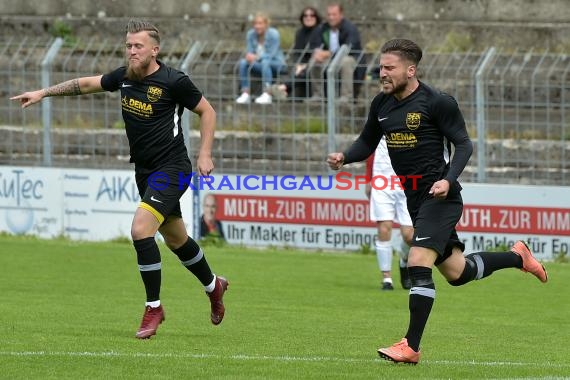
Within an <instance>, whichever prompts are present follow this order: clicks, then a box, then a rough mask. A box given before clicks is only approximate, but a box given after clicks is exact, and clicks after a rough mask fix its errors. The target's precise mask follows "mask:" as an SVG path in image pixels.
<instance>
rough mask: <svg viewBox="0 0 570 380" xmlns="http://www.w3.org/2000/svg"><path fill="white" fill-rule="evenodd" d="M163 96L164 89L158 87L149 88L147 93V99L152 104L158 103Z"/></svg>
mask: <svg viewBox="0 0 570 380" xmlns="http://www.w3.org/2000/svg"><path fill="white" fill-rule="evenodd" d="M161 96H162V88H160V87H156V86H149V87H148V90H147V91H146V97H147V98H148V100H150V101H151V102H156V101H157V100H158V99H160V97H161Z"/></svg>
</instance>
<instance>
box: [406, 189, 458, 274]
mask: <svg viewBox="0 0 570 380" xmlns="http://www.w3.org/2000/svg"><path fill="white" fill-rule="evenodd" d="M462 213H463V199H462V198H461V193H459V192H457V193H454V194H450V195H448V197H447V198H446V199H435V198H429V199H427V200H425V201H423V203H422V204H421V206H420V207H419V210H418V213H417V215H416V217H415V218H414V238H413V241H412V247H424V248H431V249H433V250H434V251H436V252H437V254H438V258H437V259H436V261H435V265H439V264H441V263H442V262H443V261H444V260H445V259H447V258H448V257H449V256H450V255H451V253H452V249H453V247H458V248H460V249H461V251H464V250H465V244H463V242H462V241H461V240H459V237H458V236H457V231H456V230H455V226H456V225H457V223H458V222H459V219H460V218H461V214H462Z"/></svg>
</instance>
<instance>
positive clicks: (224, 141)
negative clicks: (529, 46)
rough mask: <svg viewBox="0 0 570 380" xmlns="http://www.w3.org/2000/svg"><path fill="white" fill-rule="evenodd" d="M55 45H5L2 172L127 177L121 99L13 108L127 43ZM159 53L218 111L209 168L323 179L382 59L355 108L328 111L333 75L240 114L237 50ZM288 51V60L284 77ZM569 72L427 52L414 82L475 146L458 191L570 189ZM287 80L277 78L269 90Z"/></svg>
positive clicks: (210, 47) (515, 55) (491, 54)
mask: <svg viewBox="0 0 570 380" xmlns="http://www.w3.org/2000/svg"><path fill="white" fill-rule="evenodd" d="M62 42H63V41H60V40H55V39H45V38H40V37H36V38H30V37H24V38H21V39H20V38H17V37H12V38H4V39H0V53H1V54H0V93H1V94H2V95H3V98H4V99H5V100H4V101H3V102H1V103H0V131H1V132H0V133H1V136H2V137H1V138H0V164H13V165H19V164H21V165H53V166H66V167H93V168H127V167H129V164H128V157H129V153H128V143H127V141H126V137H125V134H124V130H123V122H122V118H121V111H120V99H119V94H118V93H102V94H93V95H86V96H79V97H57V98H50V99H49V100H48V101H46V100H47V99H45V100H44V101H43V102H42V104H41V106H38V105H36V106H33V107H30V108H27V109H26V110H21V109H20V106H19V104H17V103H15V102H11V101H9V100H8V98H9V97H10V96H12V95H14V94H17V93H20V92H21V91H24V90H30V89H36V88H40V87H45V86H46V85H47V84H50V83H51V84H54V83H57V82H61V81H64V80H68V79H72V78H75V77H78V76H85V75H94V74H96V73H105V72H108V71H110V70H112V69H114V68H115V67H118V66H120V65H122V64H123V63H124V62H125V60H124V48H123V47H124V41H122V40H116V41H109V40H105V41H101V40H99V39H96V38H92V39H87V40H78V41H75V42H74V43H72V44H71V43H62ZM50 49H51V50H50ZM161 49H162V50H161V56H160V59H161V60H162V61H163V62H165V63H166V64H168V65H171V66H174V67H178V68H181V69H183V71H186V72H187V73H189V75H190V77H191V78H192V80H193V81H194V82H195V83H196V85H197V86H198V87H199V88H200V89H201V90H202V91H203V93H204V95H205V96H206V97H207V98H208V100H209V101H210V102H211V103H212V105H213V106H214V108H215V109H216V111H217V115H218V124H217V141H216V145H215V148H214V158H215V163H216V167H217V169H216V170H217V171H218V172H223V173H268V172H271V173H273V174H321V173H323V172H324V171H326V170H327V168H326V165H325V163H324V160H325V157H326V154H327V152H328V151H330V150H332V149H339V150H340V149H344V148H345V147H346V146H347V145H348V144H349V143H350V142H351V141H352V140H353V139H354V138H355V137H356V135H357V134H358V133H359V131H360V130H361V128H362V126H363V124H364V122H365V119H366V116H367V112H368V106H369V103H370V100H371V99H372V97H373V96H374V95H375V94H376V93H377V92H378V90H379V88H378V83H377V82H378V81H377V79H376V74H377V70H376V69H377V64H378V57H379V56H378V53H377V52H362V53H361V56H360V58H361V59H360V63H359V65H360V68H361V69H362V72H364V73H365V75H364V76H363V78H362V79H359V80H357V81H356V83H355V84H356V85H357V88H358V89H359V91H358V95H357V97H356V98H355V99H354V101H353V102H349V103H348V104H337V103H336V102H335V101H334V100H335V98H336V97H335V93H332V92H334V91H336V89H337V82H335V81H336V75H328V76H327V80H328V81H332V82H331V83H328V84H326V88H327V89H329V93H328V96H329V99H328V100H327V99H325V100H324V101H322V102H316V103H314V102H306V101H304V99H302V98H293V99H292V98H287V99H282V98H280V97H274V99H273V103H272V104H270V105H258V104H255V103H252V104H247V105H238V104H236V103H235V99H236V98H237V96H238V95H239V88H238V87H239V85H238V77H237V67H238V62H239V59H240V58H241V57H242V56H243V49H244V46H243V44H242V43H237V42H229V41H216V42H203V41H188V40H182V39H178V40H177V39H171V40H168V41H165V42H164V43H163V45H162V48H161ZM293 53H294V52H293V51H292V50H289V51H287V52H286V56H287V58H288V63H289V65H290V69H291V67H292V66H293V65H294V62H292V59H291V57H292V56H293V55H292V54H293ZM569 71H570V57H569V56H568V55H567V54H558V53H557V54H555V53H549V52H533V51H527V52H519V51H516V50H515V51H513V52H505V51H497V50H496V49H494V48H489V49H487V50H486V51H482V52H481V51H467V52H441V51H432V50H430V49H429V48H428V49H426V51H425V52H424V58H423V60H422V62H421V64H420V78H421V79H422V80H425V82H426V83H428V84H430V85H433V86H435V87H437V88H439V89H441V90H444V91H446V92H448V93H449V94H451V95H453V96H454V97H455V98H456V99H457V100H458V103H459V105H460V107H461V109H462V111H463V113H464V116H465V119H466V122H467V125H468V128H469V132H470V134H471V137H472V139H473V142H474V144H475V147H476V149H475V152H474V155H473V157H472V159H471V161H470V164H469V166H468V167H467V168H466V171H465V172H464V174H463V176H462V178H463V180H464V181H480V182H494V183H528V184H555V185H569V184H570V175H569V170H570V164H567V163H566V157H567V155H568V154H569V152H568V151H569V149H570V144H569V143H568V141H567V139H568V137H570V129H569V125H568V121H569V120H570V108H569V107H568V105H567V101H568V98H569V96H570V93H569V80H570V78H569ZM289 78H290V74H283V75H281V76H280V77H278V78H276V81H277V82H281V81H285V80H287V79H289ZM254 79H255V78H254ZM321 85H323V86H324V85H325V83H321ZM252 90H253V91H254V92H255V91H259V85H258V84H256V83H255V82H254V83H253V85H252ZM187 114H188V116H187V118H186V120H185V124H186V125H187V126H188V125H189V126H190V133H189V135H190V139H189V140H190V145H189V146H190V149H191V151H193V152H196V149H197V146H198V143H199V137H198V132H197V118H196V117H192V114H191V113H187ZM191 154H192V153H191ZM351 170H353V171H361V170H362V167H361V166H359V165H354V166H353V168H352V169H351Z"/></svg>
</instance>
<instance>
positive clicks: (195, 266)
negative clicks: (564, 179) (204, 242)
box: [172, 236, 214, 286]
mask: <svg viewBox="0 0 570 380" xmlns="http://www.w3.org/2000/svg"><path fill="white" fill-rule="evenodd" d="M172 252H174V253H175V254H176V256H178V258H179V259H180V262H182V265H184V266H185V267H186V268H188V270H189V271H190V272H192V274H194V276H196V277H197V278H198V280H200V282H201V283H202V285H204V286H206V285H210V284H211V283H212V281H213V280H214V274H213V273H212V270H211V269H210V266H209V265H208V262H207V261H206V256H205V255H204V252H203V251H202V249H201V248H200V246H199V245H198V244H197V243H196V242H195V241H194V239H192V238H191V237H190V236H188V240H186V243H184V244H182V246H181V247H180V248H176V249H173V250H172Z"/></svg>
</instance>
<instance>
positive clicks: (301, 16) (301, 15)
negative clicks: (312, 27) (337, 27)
mask: <svg viewBox="0 0 570 380" xmlns="http://www.w3.org/2000/svg"><path fill="white" fill-rule="evenodd" d="M307 11H311V12H313V13H314V14H315V18H316V19H317V25H319V24H320V23H321V21H323V19H322V17H321V15H320V14H319V11H318V10H317V8H315V7H311V6H309V7H305V9H303V10H302V11H301V14H300V15H299V21H300V22H301V24H304V23H303V15H304V14H305V12H307Z"/></svg>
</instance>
